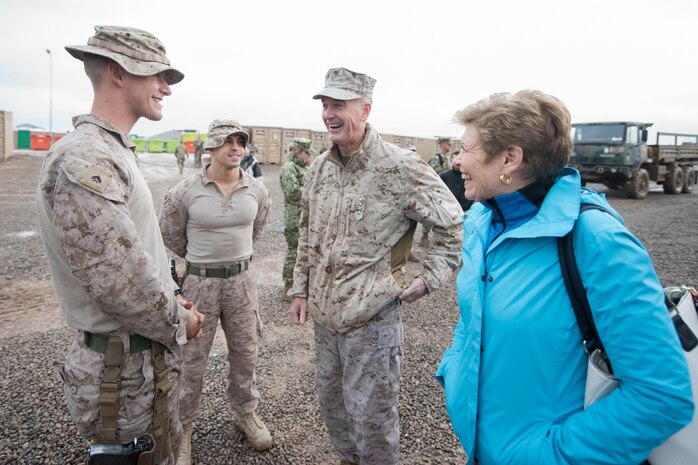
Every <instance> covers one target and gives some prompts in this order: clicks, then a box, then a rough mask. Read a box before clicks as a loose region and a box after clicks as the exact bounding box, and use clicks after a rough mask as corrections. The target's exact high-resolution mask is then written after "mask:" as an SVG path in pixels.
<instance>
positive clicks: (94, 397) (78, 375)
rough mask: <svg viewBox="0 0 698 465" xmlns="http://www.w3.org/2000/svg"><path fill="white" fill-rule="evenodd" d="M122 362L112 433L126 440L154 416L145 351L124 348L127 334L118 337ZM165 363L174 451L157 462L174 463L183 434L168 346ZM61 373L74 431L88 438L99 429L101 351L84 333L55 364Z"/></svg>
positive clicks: (175, 364) (174, 360) (174, 359)
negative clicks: (88, 343)
mask: <svg viewBox="0 0 698 465" xmlns="http://www.w3.org/2000/svg"><path fill="white" fill-rule="evenodd" d="M122 341H123V343H124V362H123V368H122V371H121V391H120V396H119V414H118V416H117V420H116V437H117V439H118V440H119V441H120V442H121V443H123V444H125V443H127V442H130V441H132V440H133V438H135V437H137V436H140V435H142V434H144V433H145V432H146V431H148V428H150V424H151V422H152V420H153V397H154V396H155V381H154V372H153V364H152V360H151V358H150V351H149V350H145V351H143V352H138V353H135V354H130V353H129V339H128V336H123V337H122ZM165 362H166V364H167V366H168V367H169V368H170V370H171V371H170V373H169V375H168V378H169V380H170V381H171V382H172V389H171V390H170V392H169V394H168V408H169V415H170V434H171V436H172V449H173V451H172V452H173V453H172V455H170V456H169V457H168V458H167V459H166V460H164V461H162V462H161V465H175V463H176V457H177V455H178V453H179V444H180V442H181V439H182V425H181V423H180V421H179V403H178V402H177V399H178V397H179V382H178V377H179V375H180V373H181V360H180V358H179V356H178V355H175V354H173V353H172V352H171V351H169V350H168V351H166V352H165ZM58 369H59V371H60V373H61V377H62V378H63V392H64V394H65V400H66V404H67V405H68V411H69V412H70V416H71V417H72V418H73V421H74V422H75V425H76V426H77V428H78V431H79V432H80V434H82V435H83V436H86V437H88V438H93V436H95V435H98V434H100V433H101V432H102V422H101V418H100V415H99V385H100V384H101V382H102V377H101V374H102V372H103V371H104V355H103V354H100V353H99V352H95V351H94V350H92V349H90V348H88V347H87V346H86V345H85V333H83V332H81V331H78V334H77V335H76V337H75V339H73V343H72V344H71V346H70V349H69V350H68V354H67V356H66V360H65V363H64V364H63V365H62V366H59V367H58Z"/></svg>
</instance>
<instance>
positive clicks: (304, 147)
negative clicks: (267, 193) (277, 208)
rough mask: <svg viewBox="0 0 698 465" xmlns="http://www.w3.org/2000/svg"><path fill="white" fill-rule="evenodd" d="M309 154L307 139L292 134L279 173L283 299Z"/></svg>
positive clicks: (293, 260)
mask: <svg viewBox="0 0 698 465" xmlns="http://www.w3.org/2000/svg"><path fill="white" fill-rule="evenodd" d="M313 153H315V151H314V150H313V149H312V147H311V141H310V139H305V138H302V137H296V138H295V139H293V143H292V144H291V148H290V153H289V156H288V158H287V159H286V162H285V163H284V164H283V166H282V167H281V172H280V173H279V181H280V183H281V191H282V192H283V193H284V206H285V209H284V220H285V226H284V236H285V237H286V260H285V261H284V270H283V280H284V295H283V299H284V301H286V302H290V301H291V297H290V296H288V294H287V293H288V291H289V290H290V289H291V287H292V286H293V267H294V266H295V264H296V248H297V247H298V222H299V221H300V219H301V195H302V194H303V186H304V185H305V173H306V171H307V170H308V168H307V167H308V165H309V164H310V157H311V155H312V154H313Z"/></svg>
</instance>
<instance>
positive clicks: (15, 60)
mask: <svg viewBox="0 0 698 465" xmlns="http://www.w3.org/2000/svg"><path fill="white" fill-rule="evenodd" d="M0 18H2V27H1V28H0V43H2V47H0V110H8V111H12V112H13V115H14V123H15V125H18V124H22V123H32V124H36V125H39V126H42V127H45V128H46V129H48V127H49V108H50V100H51V99H50V98H49V96H50V88H51V86H50V70H51V57H52V61H53V119H52V121H53V122H52V126H53V130H54V131H65V130H68V129H72V124H71V117H72V116H73V115H76V114H81V113H87V112H89V110H90V106H91V101H92V90H91V87H90V85H89V81H88V80H87V77H86V76H85V75H84V73H83V70H82V64H81V63H80V62H79V61H78V60H75V59H74V58H72V57H71V56H70V55H69V54H68V53H67V52H66V51H65V49H64V48H63V47H64V46H65V45H77V44H79V45H84V44H86V42H87V39H88V37H90V36H91V35H92V34H93V33H94V29H93V26H94V25H96V24H117V25H128V26H133V27H138V28H141V29H145V30H148V31H150V32H152V33H154V34H155V35H156V36H158V37H159V38H160V39H161V40H162V41H163V42H164V44H165V46H166V48H167V54H168V56H169V58H170V60H171V61H172V64H173V66H175V67H177V68H178V69H180V70H181V71H182V72H183V73H184V74H185V75H186V77H185V79H184V81H182V82H181V83H179V84H177V85H175V86H173V87H172V92H173V93H172V96H170V97H168V98H166V99H165V103H164V117H163V119H162V121H160V122H151V121H147V120H141V121H139V122H138V123H137V124H136V126H135V127H134V129H133V132H134V133H137V134H139V135H141V136H146V137H148V136H152V135H154V134H157V133H160V132H164V131H166V130H169V129H185V128H187V129H196V130H199V131H202V132H205V131H206V130H207V127H208V123H209V122H210V121H211V120H212V119H214V118H233V119H237V120H239V121H240V122H241V123H242V124H245V125H253V126H281V127H287V128H306V129H313V130H323V129H324V126H323V124H322V121H321V117H320V110H321V108H320V103H319V102H318V101H315V100H312V99H311V97H312V95H313V94H315V93H316V92H317V91H319V90H320V89H321V88H322V87H323V82H324V75H325V72H326V71H327V69H328V68H332V67H340V66H343V67H346V68H349V69H352V70H355V71H359V72H363V73H366V74H368V75H370V76H371V77H373V78H375V79H377V81H378V82H377V83H376V86H375V89H374V94H373V95H374V104H373V110H372V113H371V116H370V118H369V121H370V122H372V123H373V124H374V126H375V127H376V128H377V129H378V130H379V131H380V132H383V133H391V134H399V135H407V136H420V137H434V136H436V135H444V136H453V137H460V135H461V132H462V130H461V128H460V127H459V126H458V125H455V124H453V123H452V122H451V118H452V117H453V114H454V113H455V112H456V110H458V109H460V108H462V107H463V106H465V105H467V104H469V103H473V102H475V101H477V100H479V99H480V98H483V97H486V96H487V95H489V94H491V93H493V92H516V91H518V90H520V89H523V88H536V89H540V90H542V91H543V92H547V93H550V94H553V95H555V96H557V97H559V98H560V99H562V100H563V101H564V102H565V103H566V104H567V106H568V107H569V109H570V111H571V113H572V120H573V121H574V122H585V121H611V120H614V121H617V120H633V121H643V122H653V123H655V124H654V128H653V129H654V130H659V131H665V132H683V133H698V78H697V73H696V71H698V40H697V39H698V1H695V0H691V1H689V0H662V1H661V2H660V1H656V2H655V1H642V0H639V1H638V0H619V1H613V0H603V1H599V0H585V1H576V2H566V1H563V0H527V1H497V0H490V1H486V0H482V1H477V2H473V1H465V0H460V1H443V0H419V1H413V0H401V1H380V0H369V1H365V0H356V1H339V2H330V1H310V0H308V1H306V0H297V1H288V0H286V1H264V0H256V1H255V0H253V1H248V2H239V1H231V2H225V1H215V2H214V1H210V0H198V1H188V2H181V1H173V0H170V1H160V0H140V1H134V0H120V1H118V2H102V1H95V0H22V1H13V0H0ZM46 49H50V50H51V52H52V54H51V57H50V56H49V55H48V54H47V53H46Z"/></svg>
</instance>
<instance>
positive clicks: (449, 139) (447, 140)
mask: <svg viewBox="0 0 698 465" xmlns="http://www.w3.org/2000/svg"><path fill="white" fill-rule="evenodd" d="M436 142H437V143H438V144H443V143H444V142H446V143H449V144H450V143H451V138H450V137H439V138H437V139H436Z"/></svg>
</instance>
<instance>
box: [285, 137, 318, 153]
mask: <svg viewBox="0 0 698 465" xmlns="http://www.w3.org/2000/svg"><path fill="white" fill-rule="evenodd" d="M301 150H302V151H304V152H307V153H310V154H313V153H316V152H315V149H313V147H312V141H311V140H310V139H306V138H305V137H296V138H295V139H293V143H292V144H291V152H293V153H298V152H300V151H301Z"/></svg>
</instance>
